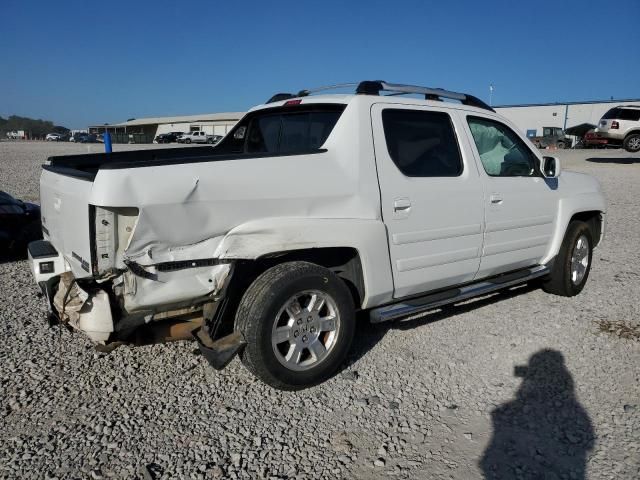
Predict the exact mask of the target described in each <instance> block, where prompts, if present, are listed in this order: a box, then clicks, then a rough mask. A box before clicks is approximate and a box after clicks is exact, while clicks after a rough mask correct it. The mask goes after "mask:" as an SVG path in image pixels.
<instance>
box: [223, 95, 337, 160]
mask: <svg viewBox="0 0 640 480" xmlns="http://www.w3.org/2000/svg"><path fill="white" fill-rule="evenodd" d="M344 108H345V106H344V105H321V104H318V105H309V106H305V107H295V108H291V109H284V108H277V109H271V110H259V111H257V112H255V113H254V114H249V115H248V116H247V118H245V119H243V120H242V121H241V122H240V123H239V124H238V125H237V126H236V127H234V129H233V131H232V134H230V135H227V136H226V137H225V139H224V140H223V141H222V142H220V143H219V144H218V146H217V147H215V148H216V152H218V153H266V154H274V155H287V154H295V153H305V152H314V151H317V150H318V149H319V148H320V147H322V145H323V144H324V143H325V142H326V140H327V138H328V137H329V134H330V133H331V131H332V130H333V127H335V125H336V123H337V122H338V119H339V118H340V116H341V115H342V112H343V111H344Z"/></svg>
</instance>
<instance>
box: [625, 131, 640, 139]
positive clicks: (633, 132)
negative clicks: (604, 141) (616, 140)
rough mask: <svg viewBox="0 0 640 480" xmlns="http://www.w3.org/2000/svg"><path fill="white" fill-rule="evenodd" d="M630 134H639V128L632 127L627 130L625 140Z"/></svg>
mask: <svg viewBox="0 0 640 480" xmlns="http://www.w3.org/2000/svg"><path fill="white" fill-rule="evenodd" d="M631 135H640V128H634V129H633V130H630V131H628V132H627V133H626V134H625V136H624V139H625V140H626V139H627V138H629V137H630V136H631Z"/></svg>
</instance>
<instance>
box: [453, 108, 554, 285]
mask: <svg viewBox="0 0 640 480" xmlns="http://www.w3.org/2000/svg"><path fill="white" fill-rule="evenodd" d="M463 116H464V117H465V121H464V128H465V132H466V135H467V136H468V137H469V138H470V139H471V138H472V134H471V130H470V129H469V124H468V119H467V115H463ZM473 116H474V117H483V118H487V119H489V120H492V121H494V122H495V121H499V120H497V119H496V118H495V115H483V114H477V113H474V114H473ZM500 123H501V124H502V125H503V127H505V128H509V129H510V130H511V131H512V132H513V133H514V134H515V135H517V136H518V137H520V138H521V139H522V140H523V142H524V143H525V145H527V143H528V142H527V141H526V137H524V136H523V135H522V134H521V133H518V132H517V131H516V130H515V129H513V128H512V127H509V126H508V125H507V122H505V121H500ZM472 148H473V153H474V155H475V157H476V161H477V162H478V165H479V170H480V176H481V178H482V182H483V184H484V216H485V229H484V244H483V248H482V260H481V262H480V269H479V271H478V275H477V277H478V278H483V277H488V276H492V275H496V274H499V273H503V272H508V271H510V270H515V269H518V268H524V267H527V266H530V265H534V264H536V263H537V262H539V260H540V258H541V257H543V256H544V255H545V253H546V252H547V251H548V249H549V244H550V243H551V237H552V234H553V226H554V223H555V219H556V218H555V217H556V214H557V211H558V189H557V180H555V179H546V178H542V177H541V176H539V175H536V176H531V177H501V176H490V175H488V174H487V172H486V171H485V168H484V167H483V166H482V161H481V159H480V155H479V153H478V149H477V148H476V146H475V142H474V143H473V147H472ZM527 148H528V147H527ZM534 150H535V151H536V152H537V149H530V151H531V153H532V154H533V155H534V157H536V158H538V162H539V165H541V164H542V159H541V158H540V157H539V156H538V155H537V154H536V153H534Z"/></svg>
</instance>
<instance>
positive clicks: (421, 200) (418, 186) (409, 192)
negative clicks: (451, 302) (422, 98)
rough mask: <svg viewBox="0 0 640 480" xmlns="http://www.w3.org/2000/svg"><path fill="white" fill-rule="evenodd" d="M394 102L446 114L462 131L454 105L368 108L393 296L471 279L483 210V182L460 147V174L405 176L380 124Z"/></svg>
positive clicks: (479, 245) (478, 249) (477, 261)
mask: <svg viewBox="0 0 640 480" xmlns="http://www.w3.org/2000/svg"><path fill="white" fill-rule="evenodd" d="M398 107H400V108H403V109H407V110H418V111H424V110H429V111H438V112H444V113H447V114H448V115H450V116H451V120H452V123H453V124H454V126H455V129H456V130H457V131H458V132H459V134H458V136H460V134H462V135H464V133H463V130H462V128H461V125H459V123H458V122H459V120H458V118H457V116H456V115H455V112H456V111H455V110H453V109H447V108H433V107H426V106H424V105H416V106H413V105H411V106H409V105H402V104H392V103H388V102H384V103H379V104H375V105H373V108H372V109H371V116H372V125H373V132H374V145H375V151H376V163H377V166H378V172H379V181H380V192H381V196H382V217H383V220H384V223H385V224H386V225H387V233H388V237H389V251H390V254H391V267H392V270H393V280H394V285H395V293H394V296H395V297H397V298H399V297H404V296H407V295H413V294H415V293H420V292H424V291H427V290H431V289H436V288H441V287H443V286H446V285H451V284H456V283H463V282H468V281H470V280H472V279H473V277H474V276H475V274H476V272H477V271H478V267H479V265H480V252H481V248H482V223H483V215H484V208H483V205H482V184H481V182H480V178H479V177H478V172H477V169H476V168H475V165H474V159H473V156H472V155H471V154H470V153H469V152H467V151H465V149H462V152H461V153H462V157H463V162H464V166H463V172H462V174H461V175H460V176H459V177H431V178H427V177H407V176H405V175H404V174H403V173H402V172H401V171H400V170H399V169H398V167H397V166H396V165H395V163H394V162H393V160H392V159H391V156H390V155H389V150H388V148H387V144H386V141H385V135H384V130H383V125H382V112H383V111H384V109H386V108H398ZM454 199H455V200H454ZM462 206H464V207H462ZM461 207H462V208H461Z"/></svg>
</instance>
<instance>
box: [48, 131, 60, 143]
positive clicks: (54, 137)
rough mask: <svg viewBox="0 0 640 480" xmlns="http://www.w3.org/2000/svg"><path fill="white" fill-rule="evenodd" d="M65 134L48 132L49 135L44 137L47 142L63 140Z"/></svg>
mask: <svg viewBox="0 0 640 480" xmlns="http://www.w3.org/2000/svg"><path fill="white" fill-rule="evenodd" d="M62 137H63V135H62V134H61V133H47V136H46V137H44V139H45V140H46V141H47V142H59V141H61V140H62Z"/></svg>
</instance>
